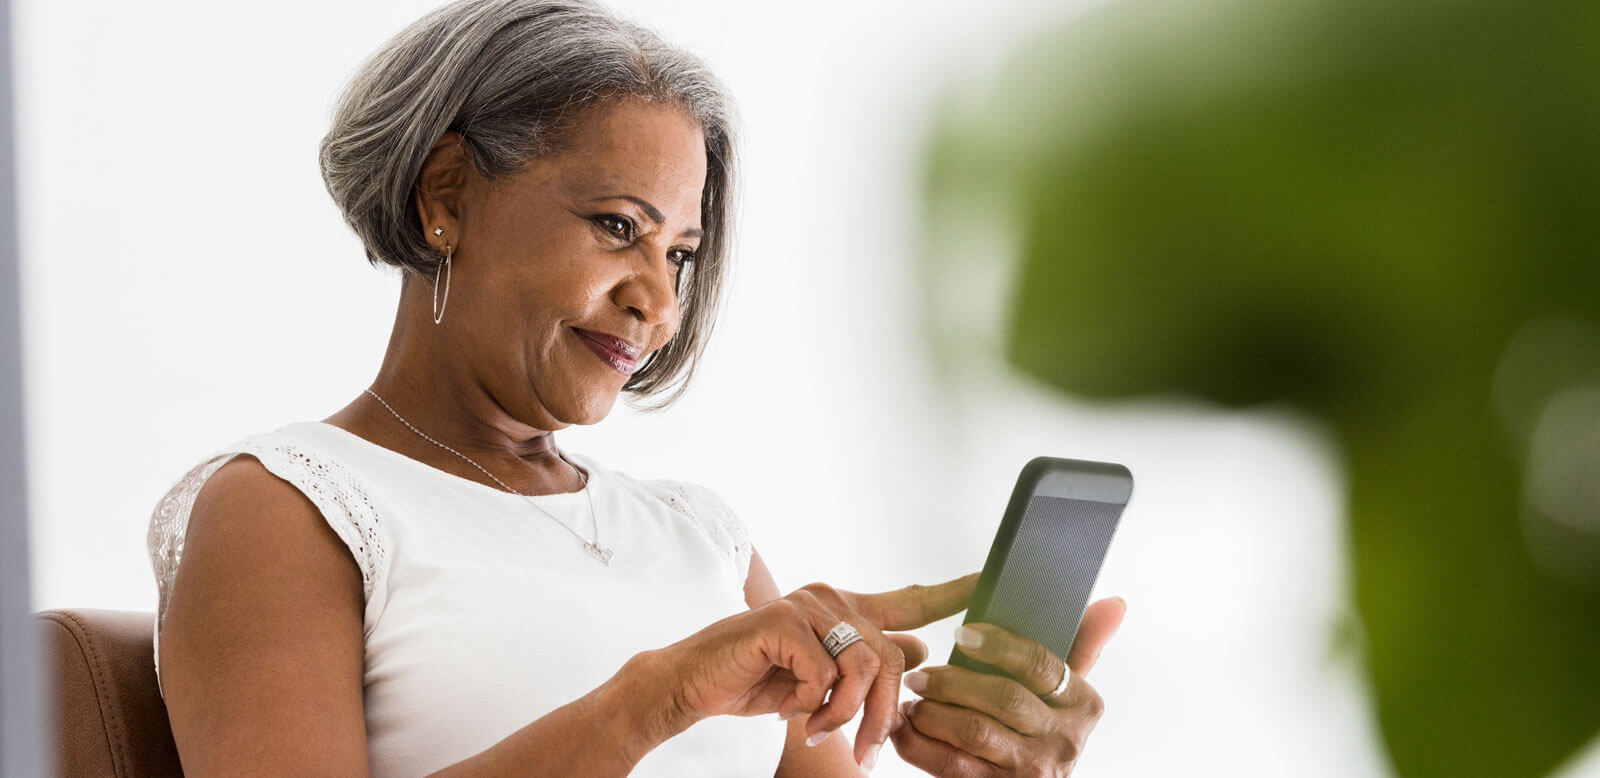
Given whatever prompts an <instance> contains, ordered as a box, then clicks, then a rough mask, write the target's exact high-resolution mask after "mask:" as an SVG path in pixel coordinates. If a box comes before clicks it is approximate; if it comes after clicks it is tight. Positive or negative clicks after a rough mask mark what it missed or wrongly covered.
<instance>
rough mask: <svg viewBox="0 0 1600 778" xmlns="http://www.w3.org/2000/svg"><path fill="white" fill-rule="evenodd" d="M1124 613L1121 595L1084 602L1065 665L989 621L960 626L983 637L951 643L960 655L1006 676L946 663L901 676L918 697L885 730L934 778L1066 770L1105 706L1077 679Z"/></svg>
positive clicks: (1061, 772)
mask: <svg viewBox="0 0 1600 778" xmlns="http://www.w3.org/2000/svg"><path fill="white" fill-rule="evenodd" d="M1126 611H1127V604H1126V603H1124V602H1123V601H1122V599H1121V598H1120V597H1113V598H1111V599H1106V600H1100V601H1099V602H1096V603H1094V604H1093V605H1090V606H1089V607H1088V608H1087V609H1086V610H1085V611H1084V614H1083V621H1082V622H1081V624H1080V626H1079V627H1078V637H1077V639H1076V640H1075V641H1074V642H1073V644H1072V651H1071V652H1069V654H1068V656H1067V661H1066V663H1065V664H1063V663H1062V661H1061V659H1060V658H1058V657H1057V656H1056V655H1055V654H1052V653H1051V652H1050V650H1049V649H1047V648H1045V647H1044V646H1042V645H1040V644H1039V643H1037V642H1035V641H1032V640H1029V639H1027V638H1024V637H1021V636H1018V635H1016V634H1013V633H1011V632H1007V631H1005V630H1003V629H1001V628H999V627H996V626H994V625H993V624H967V625H964V627H963V629H969V630H972V633H971V634H976V635H977V636H978V637H980V638H981V641H980V642H979V643H978V645H975V646H971V647H969V646H966V645H962V643H961V642H958V643H957V646H958V647H959V648H960V650H961V652H962V653H964V654H966V655H968V656H970V657H972V658H973V659H977V660H979V661H982V662H987V663H989V664H991V665H994V666H995V667H998V668H1000V669H1002V670H1004V671H1006V672H1007V673H1009V674H1010V675H1011V678H1004V677H1001V676H997V675H987V674H985V673H978V672H973V671H971V670H967V669H965V668H961V667H955V666H952V665H942V666H939V667H931V668H928V669H926V670H924V671H921V672H913V673H907V674H906V675H905V684H906V686H907V688H910V689H911V690H912V691H913V692H916V693H917V694H920V695H922V697H923V699H920V700H908V701H907V702H905V703H904V704H902V705H901V706H900V712H901V714H902V715H903V716H904V717H905V723H903V724H902V725H900V726H899V727H898V728H897V729H896V730H895V731H894V732H893V733H892V734H891V736H890V739H891V740H892V741H893V742H894V747H895V750H896V751H897V752H899V754H900V758H902V759H904V760H905V761H907V762H909V763H911V764H913V765H916V766H917V767H919V768H921V769H923V770H925V771H927V772H928V773H930V774H932V775H937V776H958V777H959V778H976V777H977V776H1012V775H1026V776H1065V775H1067V774H1069V773H1070V772H1072V766H1073V764H1074V763H1075V762H1077V760H1078V755H1079V754H1080V753H1082V751H1083V745H1084V741H1085V740H1087V739H1088V737H1089V731H1090V730H1092V729H1094V725H1095V723H1096V722H1098V721H1099V720H1100V715H1101V713H1102V712H1103V711H1104V710H1105V705H1104V703H1103V702H1102V701H1101V699H1100V695H1099V694H1098V693H1097V692H1095V690H1094V689H1093V688H1091V687H1090V686H1089V682H1088V681H1085V680H1084V678H1083V677H1084V675H1085V674H1087V673H1088V672H1089V668H1090V667H1091V666H1092V665H1093V664H1094V662H1095V660H1096V659H1097V658H1099V656H1100V649H1101V648H1103V647H1104V646H1105V644H1106V641H1108V640H1110V639H1111V634H1112V633H1113V632H1115V631H1116V629H1117V627H1118V625H1120V624H1121V623H1122V616H1123V614H1124V613H1125V612H1126ZM1065 672H1070V673H1071V674H1072V677H1071V678H1070V679H1069V680H1068V682H1067V688H1066V690H1065V691H1063V692H1062V693H1061V696H1059V697H1057V698H1054V699H1047V698H1046V697H1044V696H1043V695H1048V694H1049V693H1050V692H1051V691H1053V690H1054V689H1055V688H1056V686H1057V684H1059V683H1060V682H1061V678H1062V674H1063V673H1065ZM1013 679H1015V680H1013ZM919 687H920V688H919Z"/></svg>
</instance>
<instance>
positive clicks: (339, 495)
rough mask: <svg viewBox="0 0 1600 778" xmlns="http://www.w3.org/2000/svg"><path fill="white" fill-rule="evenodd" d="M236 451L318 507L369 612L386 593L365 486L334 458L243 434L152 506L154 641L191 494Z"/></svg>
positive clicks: (383, 552) (378, 531)
mask: <svg viewBox="0 0 1600 778" xmlns="http://www.w3.org/2000/svg"><path fill="white" fill-rule="evenodd" d="M239 454H249V455H251V456H253V457H255V458H256V459H257V460H259V461H260V462H261V464H262V465H263V466H264V467H266V468H267V470H268V471H269V472H271V473H272V474H273V475H276V476H277V477H279V478H282V479H283V480H285V481H287V482H289V483H290V484H292V485H294V487H295V488H297V489H299V490H300V491H301V492H302V493H303V494H305V496H306V497H307V498H309V499H310V500H311V502H312V504H314V505H316V506H317V510H318V511H319V512H321V514H322V517H323V519H324V520H325V521H327V522H328V526H330V527H331V528H332V529H333V531H334V533H335V534H337V535H338V536H339V539H340V540H342V541H344V544H345V545H346V546H347V547H348V548H349V549H350V554H351V555H352V556H353V557H354V558H355V561H356V565H357V566H358V567H359V568H360V569H361V584H362V592H363V594H364V595H365V597H366V601H367V603H368V608H369V610H371V606H372V604H373V597H374V596H375V593H376V594H377V595H379V596H381V594H382V593H383V592H384V591H386V588H385V586H384V584H385V577H386V576H385V574H386V572H387V571H388V568H389V565H388V554H389V549H388V544H387V543H386V542H385V540H384V535H383V529H382V526H381V524H380V523H379V521H378V512H377V510H376V509H374V508H373V505H372V500H371V499H370V498H369V497H368V496H367V493H366V490H365V489H364V488H363V487H362V485H361V483H360V481H359V480H358V479H357V478H356V476H355V475H354V474H353V473H351V472H350V471H349V470H348V469H346V468H345V467H344V465H342V464H340V463H339V462H338V461H337V460H335V459H332V458H330V457H328V456H326V455H323V454H321V453H319V452H316V451H313V450H311V449H308V448H306V447H304V446H300V445H297V444H295V443H293V442H291V441H287V440H283V439H281V438H274V437H273V436H271V435H266V436H257V437H252V438H246V439H245V440H243V441H241V442H239V443H237V444H235V445H233V446H231V447H229V448H227V449H224V450H222V451H220V452H218V453H216V454H213V455H212V456H211V457H209V458H207V459H206V461H204V462H201V463H200V464H199V465H198V466H196V467H195V468H194V469H193V470H190V471H189V472H188V473H187V474H185V475H184V476H183V478H182V479H180V480H179V481H178V483H177V484H176V485H174V486H173V487H172V488H171V489H170V490H169V491H168V492H167V493H166V495H165V496H164V497H162V498H161V501H160V502H159V503H157V504H156V509H155V512H154V513H153V514H152V515H151V517H150V531H149V534H148V535H147V537H146V544H147V545H148V548H149V551H150V566H151V568H152V570H153V571H154V572H155V578H156V587H157V589H158V592H159V595H160V603H159V606H158V609H157V611H156V633H157V639H158V640H159V635H160V629H161V620H162V619H163V618H164V617H165V616H166V612H167V602H168V599H169V597H170V596H171V594H172V582H173V579H174V577H176V575H177V572H178V562H179V560H180V558H181V557H182V555H183V539H184V535H185V533H186V532H187V530H188V527H189V514H190V512H191V511H192V510H193V509H194V501H195V497H196V496H197V495H199V493H200V489H201V487H202V486H204V485H205V482H206V480H207V479H209V478H210V477H211V475H212V474H213V473H215V472H216V471H217V469H218V468H220V467H222V466H223V465H224V464H226V463H227V462H228V461H229V460H231V459H233V458H234V457H235V456H238V455H239ZM369 626H370V625H369Z"/></svg>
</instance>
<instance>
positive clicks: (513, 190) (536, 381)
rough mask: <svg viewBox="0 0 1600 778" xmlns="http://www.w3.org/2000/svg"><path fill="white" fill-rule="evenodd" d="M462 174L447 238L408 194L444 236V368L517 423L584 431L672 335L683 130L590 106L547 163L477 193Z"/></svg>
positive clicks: (645, 112) (686, 267)
mask: <svg viewBox="0 0 1600 778" xmlns="http://www.w3.org/2000/svg"><path fill="white" fill-rule="evenodd" d="M465 168H466V172H465V174H464V175H463V176H462V180H463V181H464V184H463V185H462V189H461V192H462V194H461V196H460V198H459V200H458V213H457V214H456V219H457V221H456V228H455V229H454V230H452V229H451V228H450V227H448V226H447V227H445V234H444V235H443V236H441V237H435V236H434V235H432V232H433V229H434V227H435V226H438V225H436V224H435V223H434V222H431V221H428V217H429V215H430V209H429V207H428V205H427V197H426V196H424V195H419V204H420V205H421V207H422V212H423V216H424V225H423V227H424V230H425V232H427V233H428V235H427V238H428V239H429V240H430V241H431V242H434V243H435V244H436V245H438V244H442V243H443V242H444V241H446V240H449V239H450V238H452V237H454V238H455V239H454V240H452V241H450V242H451V244H452V245H453V246H454V249H455V251H454V258H453V261H452V265H453V269H452V275H453V278H452V284H451V288H450V297H449V302H448V306H447V308H446V310H445V314H444V317H443V323H442V324H440V325H438V328H439V329H442V330H443V332H441V333H440V334H442V335H444V341H445V343H446V344H447V346H446V348H447V349H448V350H449V351H450V352H452V353H450V354H447V355H444V357H445V361H447V362H450V363H452V364H454V365H455V366H456V367H457V368H458V369H460V370H462V371H464V372H465V373H466V374H467V375H470V376H471V379H472V380H474V381H475V382H476V383H477V384H478V385H480V386H482V387H483V389H484V390H485V391H487V392H488V394H489V395H490V396H491V397H492V398H493V400H494V402H495V403H496V404H497V405H499V406H500V407H502V408H505V409H506V410H507V411H508V412H509V413H510V415H511V416H512V417H513V418H515V419H517V420H518V421H521V422H523V423H526V424H529V425H532V426H534V427H536V428H539V429H547V430H554V429H558V428H560V427H564V426H567V425H569V424H593V423H595V422H598V421H599V420H601V419H602V418H604V417H605V416H606V414H607V413H609V412H610V410H611V408H612V406H613V405H615V403H616V399H617V395H618V394H619V393H620V392H621V390H622V386H623V384H624V383H626V382H627V381H628V378H629V376H630V375H631V374H632V373H633V372H635V371H636V370H637V369H638V367H639V366H640V365H641V364H643V362H644V360H645V358H646V357H647V356H649V355H650V353H651V352H653V351H655V350H657V349H659V348H661V347H662V346H664V345H666V343H667V341H668V340H670V339H671V338H672V336H673V335H674V334H675V333H676V332H677V331H678V322H679V309H678V296H677V290H678V281H679V274H680V273H692V272H694V271H693V268H692V260H693V256H694V252H695V251H696V250H697V249H698V247H699V245H700V236H701V228H702V225H701V222H700V216H701V214H700V200H701V192H702V190H703V189H704V188H705V180H706V154H705V140H704V137H703V135H702V133H701V130H700V127H699V125H698V123H696V122H695V121H694V119H693V118H692V117H691V116H690V115H689V114H688V113H687V112H685V111H684V110H683V108H681V107H680V106H677V105H673V104H662V103H649V102H644V101H640V100H623V101H620V102H614V103H602V104H600V105H598V106H596V107H593V108H589V109H587V110H586V111H585V112H584V113H583V114H581V115H580V116H579V117H578V118H577V124H576V126H575V127H574V128H573V130H572V131H571V133H570V135H569V142H568V145H567V147H566V148H565V149H564V150H563V151H561V152H559V153H556V154H554V155H551V156H547V157H542V158H538V159H535V160H533V161H532V162H531V163H529V164H528V165H527V166H526V167H525V168H523V169H522V170H520V171H518V172H516V173H513V174H510V175H506V176H502V177H500V178H499V179H497V180H495V181H492V182H490V181H484V180H483V179H481V178H480V177H478V176H477V175H476V173H475V172H474V171H472V170H471V168H470V165H468V166H465ZM427 175H428V173H427V169H426V168H425V170H424V176H425V178H424V183H426V176H427ZM435 213H437V214H439V216H441V217H443V218H448V213H447V212H445V211H437V210H436V211H435ZM452 232H453V233H454V235H453V236H452ZM443 286H444V284H443V279H441V280H440V289H439V293H440V294H441V295H442V294H443V292H444V288H443ZM422 326H424V327H432V326H433V324H432V322H431V321H430V322H425V323H424V324H423V325H422ZM458 360H459V361H458Z"/></svg>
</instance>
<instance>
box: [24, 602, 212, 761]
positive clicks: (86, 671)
mask: <svg viewBox="0 0 1600 778" xmlns="http://www.w3.org/2000/svg"><path fill="white" fill-rule="evenodd" d="M34 621H35V623H36V624H37V625H38V629H39V632H40V635H41V637H42V639H43V641H44V643H43V646H44V649H43V650H44V654H43V656H44V658H45V661H46V663H47V664H46V667H47V670H48V672H49V673H50V675H49V676H47V679H48V680H47V681H46V686H47V688H49V689H51V690H52V691H53V695H52V696H53V699H54V705H55V709H54V719H55V721H54V723H55V751H56V765H57V772H58V774H59V775H62V776H67V777H68V778H77V776H147V775H149V776H155V775H182V774H183V770H182V768H181V767H180V766H179V764H178V749H177V746H176V745H174V743H173V742H172V728H171V725H170V724H168V722H167V707H166V705H165V704H164V703H163V702H162V700H161V692H160V690H158V689H157V688H156V672H155V651H154V648H153V646H152V644H151V639H150V638H151V634H152V632H153V630H154V628H155V614H153V613H141V612H134V611H110V610H92V609H88V608H71V609H65V610H48V611H43V612H41V613H35V614H34Z"/></svg>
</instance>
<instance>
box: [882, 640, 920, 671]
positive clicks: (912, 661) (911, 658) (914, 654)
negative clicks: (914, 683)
mask: <svg viewBox="0 0 1600 778" xmlns="http://www.w3.org/2000/svg"><path fill="white" fill-rule="evenodd" d="M883 636H884V637H886V638H888V639H889V642H890V643H893V644H895V645H896V646H899V648H900V653H902V654H905V655H906V669H907V670H910V669H911V668H913V667H916V666H917V665H920V664H922V663H923V662H926V661H928V644H927V643H924V642H922V641H920V640H918V639H917V637H916V636H915V635H907V634H905V633H903V632H885V633H883Z"/></svg>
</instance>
